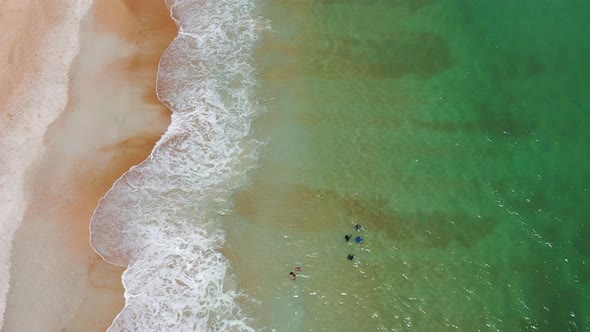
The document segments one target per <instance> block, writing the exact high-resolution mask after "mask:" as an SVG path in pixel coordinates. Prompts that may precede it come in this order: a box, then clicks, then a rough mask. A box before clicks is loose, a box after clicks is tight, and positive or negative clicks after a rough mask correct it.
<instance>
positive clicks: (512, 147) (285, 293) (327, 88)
mask: <svg viewBox="0 0 590 332" xmlns="http://www.w3.org/2000/svg"><path fill="white" fill-rule="evenodd" d="M261 15H264V16H266V17H268V18H270V19H271V20H272V25H273V29H274V32H273V33H272V34H269V35H268V36H266V37H265V38H264V40H263V41H262V44H261V46H260V48H259V50H258V54H257V58H256V60H257V64H258V70H259V72H260V75H259V76H260V82H261V87H260V93H261V96H263V97H265V98H268V100H269V101H268V107H269V112H268V113H267V114H265V115H264V116H262V117H261V118H260V119H259V120H258V121H257V123H256V131H257V133H258V134H259V135H261V136H264V137H267V138H269V139H270V143H269V145H268V146H267V149H266V150H265V151H264V154H263V157H262V159H261V161H260V162H261V167H260V169H258V170H257V171H256V172H255V173H254V174H253V176H252V183H251V185H250V186H249V187H248V188H246V189H244V190H242V191H241V192H239V193H237V194H236V198H235V200H236V210H235V211H234V212H233V213H232V214H231V215H229V216H228V217H227V222H226V226H227V227H226V228H227V229H228V234H229V235H228V245H227V246H228V255H229V256H230V257H231V258H232V260H233V262H234V266H235V268H236V271H237V272H238V274H239V275H241V278H242V281H243V285H242V286H243V287H244V288H245V289H246V290H247V291H248V292H249V293H250V294H251V295H252V297H253V298H256V299H258V300H259V301H260V302H259V303H258V304H257V305H256V306H253V307H256V308H258V309H252V310H253V312H254V315H256V312H258V315H259V316H260V321H259V323H260V326H272V327H273V328H275V329H276V330H277V331H303V330H306V331H333V330H334V331H335V330H341V331H360V330H365V331H376V330H384V331H385V330H387V331H401V330H417V331H447V330H460V331H477V330H481V331H492V330H499V331H527V330H541V331H588V330H590V240H588V239H589V238H590V224H589V221H588V217H589V215H590V214H589V208H588V206H589V205H590V193H589V187H590V157H589V155H588V153H589V151H590V149H589V143H590V131H589V130H588V126H589V125H590V89H589V87H588V86H589V85H588V83H589V75H590V42H588V32H589V31H590V20H588V17H590V2H587V1H549V0H522V1H508V0H497V1H467V0H462V1H459V0H438V1H436V0H414V1H411V0H399V1H395V0H387V1H386V0H381V1H380V0H362V1H361V0H358V1H352V0H346V1H345V0H323V1H319V0H318V1H313V0H301V1H271V0H267V1H265V2H263V3H262V5H261ZM271 98H272V99H271ZM357 222H358V223H361V224H363V225H364V226H365V228H366V231H365V232H364V233H363V236H364V237H365V241H364V242H363V243H362V244H361V245H352V244H346V243H345V242H344V240H343V239H342V236H343V235H344V234H345V233H347V232H350V231H351V230H352V226H354V224H356V223H357ZM348 253H355V254H356V260H355V262H354V263H352V262H349V261H347V260H346V255H347V254H348ZM295 263H297V264H302V265H303V267H304V270H303V272H302V277H301V278H299V279H298V280H297V281H296V284H294V283H291V282H290V281H286V280H285V276H286V274H288V270H289V269H292V265H293V264H295ZM254 271H256V272H254ZM252 274H256V276H257V277H256V278H254V279H252V278H251V277H248V276H249V275H252ZM342 294H345V295H342ZM260 308H263V310H260ZM257 310H258V311H257ZM261 312H262V313H261Z"/></svg>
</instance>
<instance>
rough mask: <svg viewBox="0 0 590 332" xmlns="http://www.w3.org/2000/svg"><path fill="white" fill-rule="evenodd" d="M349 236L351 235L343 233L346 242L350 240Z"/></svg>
mask: <svg viewBox="0 0 590 332" xmlns="http://www.w3.org/2000/svg"><path fill="white" fill-rule="evenodd" d="M351 238H352V235H344V239H345V240H346V242H348V241H350V239H351Z"/></svg>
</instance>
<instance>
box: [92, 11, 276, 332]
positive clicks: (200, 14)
mask: <svg viewBox="0 0 590 332" xmlns="http://www.w3.org/2000/svg"><path fill="white" fill-rule="evenodd" d="M191 2H192V3H191ZM168 7H169V9H170V12H171V16H172V18H173V19H174V20H175V22H176V23H177V25H178V26H179V35H178V36H177V37H176V38H175V40H174V41H173V42H172V44H171V45H170V46H169V47H168V49H167V50H166V52H165V53H164V54H163V55H162V58H161V60H160V64H159V69H158V83H157V91H158V96H159V98H160V100H161V102H162V103H164V104H165V105H167V106H168V107H169V108H170V109H171V110H172V111H173V115H172V123H171V124H170V126H169V127H168V130H167V131H166V133H165V134H164V135H163V136H162V137H161V138H160V140H159V141H158V142H157V143H156V145H155V147H154V149H153V150H152V152H151V154H150V156H149V157H148V158H147V159H146V160H145V161H143V162H142V163H141V164H139V165H137V166H134V167H132V168H131V169H130V170H129V171H128V172H126V173H125V174H124V175H123V176H122V177H121V178H119V179H118V180H117V181H116V182H115V184H114V185H113V186H112V187H111V189H109V191H108V192H107V194H106V195H105V196H104V197H102V198H101V199H100V202H99V204H98V206H97V207H96V209H95V211H94V215H93V217H92V220H91V225H90V233H91V241H90V242H91V245H92V246H93V248H94V249H95V250H96V251H97V252H98V253H99V254H100V255H101V256H102V257H103V258H104V259H105V260H106V261H108V262H110V263H113V264H116V265H120V266H127V267H128V268H127V270H126V271H125V273H124V274H123V284H124V287H125V307H124V309H123V310H122V311H121V312H120V313H119V314H118V316H117V318H116V319H115V320H114V322H113V324H112V325H111V327H110V328H109V330H110V331H120V330H123V331H124V330H137V329H142V330H232V331H234V330H235V331H253V329H252V328H251V327H250V326H249V323H248V322H249V321H250V319H249V318H248V317H246V316H245V314H244V313H243V312H242V311H241V309H240V307H239V306H238V304H237V302H236V301H238V300H239V299H241V298H244V295H243V294H240V292H239V290H238V289H237V282H236V278H235V276H234V275H233V274H232V273H231V270H230V266H229V262H228V261H227V259H226V258H225V257H224V256H223V255H222V254H221V253H220V252H219V251H218V249H219V248H220V247H221V246H222V245H223V243H224V241H225V234H224V232H223V230H222V229H221V226H220V224H219V222H218V220H216V216H218V215H219V214H222V213H224V211H227V209H229V208H231V203H230V195H231V192H232V190H234V189H236V188H237V187H239V186H240V185H241V184H243V182H244V175H245V174H246V173H247V172H248V171H249V170H251V169H253V168H254V167H255V165H256V160H257V155H258V150H259V148H260V147H261V146H262V145H263V142H260V141H258V140H256V139H254V138H252V137H251V136H250V134H251V129H250V124H251V121H252V120H253V119H254V118H255V117H256V115H257V114H259V113H260V112H261V111H262V110H263V109H264V107H263V106H262V105H260V104H258V101H257V100H256V99H255V97H254V96H253V90H254V86H255V79H254V67H253V64H252V53H253V48H254V45H255V43H256V41H257V39H258V37H259V36H258V35H259V31H260V30H261V29H268V24H267V23H268V22H264V20H262V19H260V18H255V17H253V16H252V13H253V11H254V2H253V1H250V0H242V1H237V2H235V1H234V2H232V1H219V2H214V1H207V2H195V1H182V0H176V1H174V2H173V3H172V4H171V3H168ZM154 310H156V311H157V313H158V314H157V315H155V314H154Z"/></svg>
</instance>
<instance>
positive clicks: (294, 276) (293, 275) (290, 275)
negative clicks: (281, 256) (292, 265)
mask: <svg viewBox="0 0 590 332" xmlns="http://www.w3.org/2000/svg"><path fill="white" fill-rule="evenodd" d="M289 278H291V280H295V278H297V276H296V275H295V273H293V272H289Z"/></svg>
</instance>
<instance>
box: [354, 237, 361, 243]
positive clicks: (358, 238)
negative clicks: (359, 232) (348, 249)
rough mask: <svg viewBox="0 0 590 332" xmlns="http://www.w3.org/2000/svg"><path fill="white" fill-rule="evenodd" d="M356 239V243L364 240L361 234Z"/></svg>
mask: <svg viewBox="0 0 590 332" xmlns="http://www.w3.org/2000/svg"><path fill="white" fill-rule="evenodd" d="M354 240H355V241H356V243H361V242H362V241H363V238H362V237H360V236H357V237H356V239H354Z"/></svg>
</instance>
